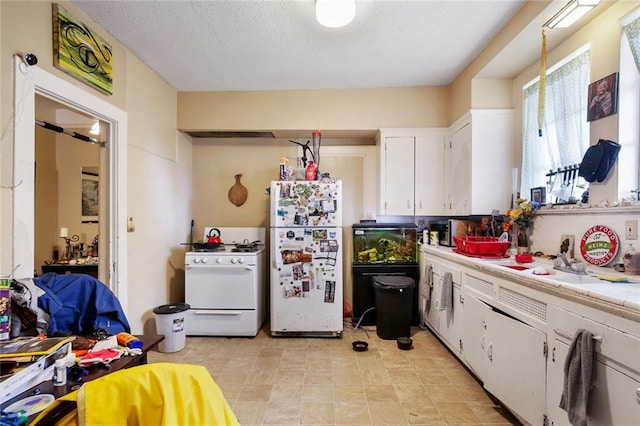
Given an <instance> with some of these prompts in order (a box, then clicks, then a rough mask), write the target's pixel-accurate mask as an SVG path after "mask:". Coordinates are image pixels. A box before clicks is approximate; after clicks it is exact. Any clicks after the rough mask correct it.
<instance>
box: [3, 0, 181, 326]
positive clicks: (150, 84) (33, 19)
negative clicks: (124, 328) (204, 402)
mask: <svg viewBox="0 0 640 426" xmlns="http://www.w3.org/2000/svg"><path fill="white" fill-rule="evenodd" d="M59 3H60V4H62V5H63V7H65V8H66V9H67V10H69V12H71V13H72V14H73V15H74V16H75V17H76V18H78V19H79V20H81V21H82V22H84V23H85V24H87V25H89V26H91V28H93V29H94V30H95V31H96V32H98V33H99V34H100V35H101V36H102V37H103V38H105V39H106V40H107V41H109V42H110V43H111V44H112V49H113V58H114V73H113V75H114V93H113V95H111V96H109V95H104V94H102V93H101V92H98V91H97V90H94V89H92V88H91V87H89V86H87V85H86V84H85V83H83V82H81V81H79V80H76V79H74V78H73V77H70V76H68V75H66V74H65V73H63V72H61V71H59V70H57V69H55V68H54V67H53V57H52V41H51V40H52V36H51V35H52V30H51V3H50V2H41V1H24V2H23V1H0V19H1V22H0V23H1V25H0V75H1V76H2V81H1V82H0V124H1V128H2V133H0V134H1V139H0V153H1V155H0V177H1V181H0V185H1V187H2V188H0V191H1V198H0V215H1V216H0V226H1V228H0V251H1V253H2V256H1V260H0V261H1V264H0V267H1V269H0V275H3V274H6V275H8V274H9V273H10V270H11V265H12V259H11V252H12V250H11V241H12V238H13V237H12V213H11V212H12V209H13V204H12V203H13V201H12V192H11V190H10V187H11V185H12V181H11V176H12V162H11V159H12V156H13V134H12V131H11V128H10V126H8V123H11V122H12V121H13V119H14V111H13V68H12V60H13V55H15V54H18V53H26V52H32V53H35V54H36V55H37V57H38V67H41V68H42V69H44V70H46V71H47V72H50V73H52V74H54V75H55V76H57V77H59V78H61V79H64V80H66V81H69V82H70V83H71V84H74V85H76V86H78V87H80V88H81V89H82V90H85V91H87V92H89V93H90V94H92V95H93V96H96V97H98V98H100V99H102V100H104V101H106V102H109V103H111V104H113V105H115V106H117V107H118V108H121V109H123V110H125V111H127V113H128V135H127V136H128V141H129V147H128V157H129V158H128V167H127V173H128V176H127V193H128V200H127V202H128V206H127V208H126V212H124V213H125V214H126V215H128V216H134V217H135V219H136V231H135V232H133V233H130V234H128V236H127V238H128V246H129V253H128V254H127V263H128V265H127V271H128V276H127V283H126V286H127V289H128V290H127V291H128V294H127V300H128V301H129V302H128V306H125V310H126V311H127V317H128V319H129V321H130V323H131V326H132V331H133V332H134V333H140V332H142V331H148V330H153V328H154V325H153V322H152V321H149V320H150V319H151V318H152V312H151V311H152V309H153V308H154V307H155V306H158V305H160V304H164V303H167V302H169V301H180V300H181V299H180V297H181V296H180V292H181V290H180V288H181V287H182V283H181V280H183V278H181V271H180V269H181V268H182V267H183V266H182V265H183V263H184V262H183V253H184V252H183V247H182V246H180V245H179V242H180V241H184V240H185V239H186V238H187V236H188V231H189V220H190V219H191V148H190V140H189V138H188V137H185V136H184V135H183V134H181V133H179V132H177V131H176V128H177V126H176V117H177V110H176V105H177V94H176V92H175V91H174V90H173V89H171V88H170V87H169V86H168V85H167V84H166V83H165V82H164V81H163V80H162V79H160V78H159V77H158V76H157V75H156V74H155V73H153V72H152V71H151V70H149V68H147V67H146V66H145V65H144V64H143V63H142V62H141V61H139V60H138V59H137V58H135V57H134V56H133V55H131V54H130V53H129V52H127V51H126V49H124V48H123V47H122V46H121V45H120V44H119V43H118V42H116V41H115V39H113V38H112V37H111V36H110V35H109V34H108V33H107V32H106V31H104V30H102V29H101V28H100V27H99V26H98V25H96V24H95V23H93V22H92V21H91V20H90V19H89V18H87V16H86V15H85V14H84V13H82V12H81V11H79V10H78V9H77V8H75V7H74V5H73V4H72V3H69V2H59ZM16 114H17V117H16V118H17V119H19V111H16ZM120 212H122V210H120ZM71 231H72V230H71V229H70V232H71ZM116 267H117V265H116Z"/></svg>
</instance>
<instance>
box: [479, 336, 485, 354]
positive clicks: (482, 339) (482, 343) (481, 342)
mask: <svg viewBox="0 0 640 426" xmlns="http://www.w3.org/2000/svg"><path fill="white" fill-rule="evenodd" d="M480 347H481V348H482V350H483V351H484V336H482V337H481V338H480Z"/></svg>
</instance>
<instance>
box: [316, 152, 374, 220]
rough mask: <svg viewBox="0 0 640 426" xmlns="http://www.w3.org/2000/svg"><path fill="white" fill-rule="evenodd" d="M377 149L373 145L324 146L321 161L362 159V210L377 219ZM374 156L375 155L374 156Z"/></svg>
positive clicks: (366, 214)
mask: <svg viewBox="0 0 640 426" xmlns="http://www.w3.org/2000/svg"><path fill="white" fill-rule="evenodd" d="M375 148H376V147H375V146H372V145H364V146H363V145H353V146H323V147H322V150H321V153H322V155H321V156H320V161H322V159H323V158H362V160H363V163H364V164H363V176H362V179H363V182H364V187H363V188H362V208H363V210H364V211H363V213H364V214H365V216H368V215H369V214H372V215H373V217H374V218H375V215H376V205H377V204H376V203H377V194H378V189H377V188H376V182H377V180H376V179H377V178H376V176H377V173H376V164H377V161H376V155H375V154H376V149H375ZM372 154H373V155H372Z"/></svg>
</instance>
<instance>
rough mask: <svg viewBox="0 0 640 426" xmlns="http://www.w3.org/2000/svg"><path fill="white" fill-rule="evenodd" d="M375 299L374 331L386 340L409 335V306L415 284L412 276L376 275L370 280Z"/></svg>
mask: <svg viewBox="0 0 640 426" xmlns="http://www.w3.org/2000/svg"><path fill="white" fill-rule="evenodd" d="M372 285H373V290H374V294H375V299H376V333H377V334H378V337H380V338H381V339H386V340H395V339H397V338H398V337H409V336H410V334H411V306H412V301H413V291H414V288H415V286H416V283H415V281H414V280H413V278H409V277H401V276H393V275H378V276H375V277H373V280H372Z"/></svg>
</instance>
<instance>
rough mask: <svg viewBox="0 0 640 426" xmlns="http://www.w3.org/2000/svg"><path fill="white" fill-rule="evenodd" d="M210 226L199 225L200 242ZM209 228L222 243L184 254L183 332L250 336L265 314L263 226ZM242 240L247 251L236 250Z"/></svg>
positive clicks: (192, 334) (205, 236)
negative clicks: (201, 231)
mask: <svg viewBox="0 0 640 426" xmlns="http://www.w3.org/2000/svg"><path fill="white" fill-rule="evenodd" d="M212 229H214V228H213V227H206V228H205V229H204V238H203V241H205V242H206V241H207V238H208V236H209V233H210V231H211V230H212ZM215 229H217V230H218V231H219V233H220V238H221V239H222V242H223V244H216V245H215V247H213V251H197V250H194V251H189V252H187V253H186V254H185V302H186V303H188V304H189V306H190V309H189V312H188V314H189V315H188V317H187V319H186V334H187V335H190V336H255V335H256V334H258V331H259V330H260V327H262V324H263V323H264V320H265V317H266V303H267V302H266V300H267V288H266V286H267V281H266V267H267V265H266V251H265V249H264V247H265V246H264V241H265V237H266V229H265V228H219V227H216V228H215ZM256 242H257V243H256ZM252 243H255V244H252ZM236 245H239V246H240V247H241V249H238V247H237V246H236ZM247 245H249V246H251V247H250V248H251V250H252V251H238V250H244V249H245V246H247Z"/></svg>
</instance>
